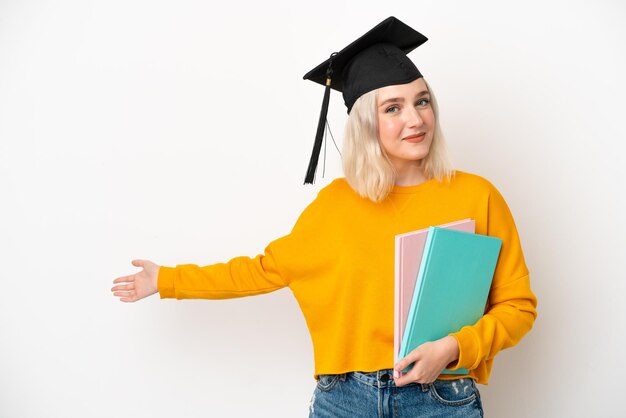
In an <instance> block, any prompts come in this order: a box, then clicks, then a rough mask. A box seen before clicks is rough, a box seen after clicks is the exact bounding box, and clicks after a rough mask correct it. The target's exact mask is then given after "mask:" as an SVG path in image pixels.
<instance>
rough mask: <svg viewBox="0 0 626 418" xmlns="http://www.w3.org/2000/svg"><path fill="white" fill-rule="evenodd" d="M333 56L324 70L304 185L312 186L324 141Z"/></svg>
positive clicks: (332, 55) (333, 55) (334, 53)
mask: <svg viewBox="0 0 626 418" xmlns="http://www.w3.org/2000/svg"><path fill="white" fill-rule="evenodd" d="M335 55H337V53H336V52H333V53H332V54H331V56H330V60H329V62H328V69H327V70H326V88H325V89H324V99H322V110H321V111H320V119H319V121H318V123H317V132H316V134H315V142H314V143H313V152H312V153H311V160H310V161H309V168H308V169H307V171H306V177H305V178H304V184H313V182H314V180H315V171H316V170H317V162H318V161H319V157H320V150H321V149H322V141H323V139H324V130H325V129H324V128H325V127H326V115H327V114H328V103H329V101H330V84H331V78H332V75H333V68H332V65H333V58H334V57H335Z"/></svg>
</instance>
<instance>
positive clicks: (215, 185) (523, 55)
mask: <svg viewBox="0 0 626 418" xmlns="http://www.w3.org/2000/svg"><path fill="white" fill-rule="evenodd" d="M390 15H395V16H397V17H398V18H400V19H401V20H403V21H404V22H406V23H407V24H409V25H411V26H413V27H415V28H416V29H418V30H419V31H421V32H423V33H424V34H425V35H427V36H428V37H429V38H430V40H429V41H428V42H427V43H426V44H425V45H424V46H422V47H420V48H418V50H416V51H415V52H413V53H411V54H410V57H411V58H412V59H413V61H414V62H415V63H416V64H417V66H418V68H420V70H421V71H422V73H423V74H424V75H425V77H426V79H427V80H428V81H429V82H430V83H431V85H432V86H433V89H434V91H435V92H436V94H437V97H438V99H439V102H440V107H441V123H442V125H443V128H444V133H445V134H446V137H447V140H448V143H449V146H450V149H451V152H452V156H453V159H454V162H455V165H456V167H457V168H458V169H461V170H465V171H470V172H474V173H477V174H480V175H482V176H484V177H486V178H488V179H489V180H491V181H492V182H493V183H494V184H495V185H496V186H497V187H498V188H499V189H500V191H501V192H502V194H503V195H504V196H505V198H506V199H507V201H508V203H509V206H510V207H511V210H512V212H513V214H514V216H515V219H516V222H517V225H518V229H519V232H520V236H521V239H522V244H523V246H524V249H525V254H526V260H527V263H528V265H529V268H530V270H531V280H532V286H533V290H534V291H535V292H536V294H537V296H538V298H539V308H538V311H539V317H538V320H537V322H536V324H535V328H534V329H533V330H532V332H531V333H530V334H528V336H527V337H526V338H525V339H524V340H523V341H522V342H521V343H520V344H519V345H518V346H517V347H515V348H513V349H511V350H508V351H505V352H503V353H501V354H500V355H499V356H498V358H497V359H496V361H495V367H494V370H493V373H492V376H491V381H490V384H489V385H488V386H481V391H482V396H483V402H484V407H485V411H486V415H487V416H489V417H509V418H514V417H588V416H598V417H618V416H624V415H623V412H621V413H620V410H621V409H623V408H622V404H623V402H622V399H623V394H622V393H623V390H622V387H623V385H622V383H623V375H624V372H625V371H626V368H625V367H624V363H623V351H624V350H623V347H624V343H625V340H626V332H625V330H624V328H625V327H624V319H625V318H626V307H625V306H626V304H624V303H623V300H624V295H625V294H626V285H625V279H626V278H625V277H624V268H623V260H624V254H623V253H624V250H625V249H626V248H625V246H624V234H625V233H626V225H625V221H624V219H625V218H624V209H625V198H624V191H625V187H624V184H623V183H624V180H625V179H626V169H625V168H624V161H623V160H624V146H623V142H624V140H625V139H626V138H625V136H624V133H623V131H624V129H623V124H624V121H625V119H624V112H625V110H626V108H625V106H624V98H625V97H626V83H625V82H624V75H625V74H626V58H625V56H626V54H625V53H624V46H623V45H624V42H625V41H626V29H625V28H626V25H624V24H623V23H624V21H625V18H626V5H625V4H624V3H623V2H621V1H608V0H607V1H594V2H591V1H587V2H583V1H545V0H544V1H524V2H502V1H472V2H468V1H423V0H422V1H407V2H380V1H376V2H367V1H362V0H361V1H358V2H354V3H352V4H350V3H348V2H346V3H334V2H326V3H324V2H322V1H320V2H317V3H316V4H315V6H314V5H313V4H312V3H311V2H307V3H304V2H295V1H287V0H285V1H282V2H281V1H274V0H272V1H267V0H265V1H260V2H253V1H248V2H239V1H229V2H220V3H219V4H215V5H211V4H210V2H203V1H186V0H185V1H176V2H174V1H169V2H168V1H148V0H123V1H122V0H108V1H92V0H89V1H85V0H74V1H71V0H59V1H35V0H33V1H15V0H13V1H12V0H1V1H0V199H1V201H0V260H1V265H2V272H1V273H0V280H1V282H0V284H1V287H0V416H2V417H6V418H17V417H20V418H21V417H29V418H30V417H33V418H34V417H113V416H115V417H138V416H146V417H151V418H158V417H171V416H177V417H208V416H211V417H213V416H236V417H244V416H257V417H269V416H272V417H276V416H280V417H304V416H307V413H308V404H309V400H310V398H311V394H312V392H313V389H314V380H313V353H312V347H311V341H310V337H309V335H308V332H307V328H306V325H305V322H304V319H303V317H302V314H301V312H300V310H299V308H298V305H297V303H296V301H295V299H294V298H293V295H292V294H291V292H290V291H289V290H287V289H283V290H280V291H277V292H275V293H271V294H268V295H262V296H257V297H249V298H243V299H233V300H224V301H202V300H192V301H175V300H159V298H158V297H157V296H153V297H151V298H150V299H148V300H145V301H141V302H139V303H136V304H122V303H120V302H119V301H117V300H116V299H115V298H113V297H112V296H111V295H110V292H109V289H110V287H111V281H112V280H113V279H114V278H115V277H118V276H121V275H126V274H131V273H132V272H134V271H137V269H136V268H134V267H132V266H131V265H130V261H131V260H132V259H133V258H146V259H150V260H154V261H155V262H157V263H159V264H162V265H169V266H173V265H176V264H181V263H197V264H210V263H214V262H219V261H226V260H228V259H230V258H231V257H234V256H238V255H250V256H254V255H256V254H257V253H259V252H262V251H263V249H264V247H265V245H266V244H267V243H268V242H270V241H271V240H273V239H274V238H277V237H280V236H282V235H284V234H286V233H288V232H289V230H290V229H291V227H292V226H293V223H294V222H295V220H296V218H297V216H298V215H299V213H300V212H301V211H302V209H303V208H304V207H305V206H306V205H307V204H308V203H309V202H310V201H311V200H312V199H313V198H314V197H315V195H316V193H317V191H318V190H319V189H320V188H321V187H323V186H325V185H326V184H328V183H329V182H330V181H331V180H332V179H333V178H335V177H338V176H341V175H342V174H341V170H340V160H339V156H338V155H337V153H336V151H334V149H332V148H331V149H329V150H328V156H327V170H326V177H325V178H323V179H322V178H321V174H318V182H317V184H316V185H315V186H312V187H311V186H307V187H305V186H303V185H302V181H303V178H304V173H305V169H306V166H307V163H308V158H309V155H310V149H311V146H312V143H313V137H314V132H315V127H316V123H317V117H318V114H319V107H320V103H321V98H322V94H323V89H322V88H321V87H320V86H317V85H315V84H314V83H311V82H309V81H302V75H304V74H305V73H306V72H307V71H308V70H309V69H311V68H313V67H314V66H316V65H317V64H319V63H320V62H322V61H323V60H325V59H326V58H327V57H328V55H329V54H330V53H331V52H333V51H336V50H339V49H341V48H343V47H344V46H346V45H347V44H348V43H349V42H351V41H352V40H354V39H355V38H356V37H358V36H360V35H361V34H362V33H364V32H365V31H367V30H368V29H370V28H371V27H372V26H374V25H375V24H377V23H378V22H380V21H381V20H383V19H384V18H386V17H388V16H390ZM329 119H330V123H331V127H332V128H333V131H334V133H335V137H336V138H337V141H338V142H339V143H341V141H342V137H343V132H342V131H343V124H344V122H345V108H344V107H343V102H342V99H341V96H340V95H339V94H333V95H332V97H331V109H330V114H329Z"/></svg>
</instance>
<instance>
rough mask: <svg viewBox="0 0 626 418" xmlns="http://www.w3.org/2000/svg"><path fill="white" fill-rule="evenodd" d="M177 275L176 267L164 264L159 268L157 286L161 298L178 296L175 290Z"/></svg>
mask: <svg viewBox="0 0 626 418" xmlns="http://www.w3.org/2000/svg"><path fill="white" fill-rule="evenodd" d="M175 276H176V268H174V267H163V266H161V267H160V268H159V276H158V279H157V288H158V289H159V295H160V296H161V299H165V298H175V297H176V291H175V290H174V278H175Z"/></svg>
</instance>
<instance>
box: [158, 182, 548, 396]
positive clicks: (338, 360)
mask: <svg viewBox="0 0 626 418" xmlns="http://www.w3.org/2000/svg"><path fill="white" fill-rule="evenodd" d="M465 218H472V219H474V220H475V221H476V233H478V234H483V235H491V236H495V237H498V238H501V239H502V249H501V253H500V258H499V260H498V264H497V266H496V271H495V274H494V278H493V283H492V286H491V291H490V294H489V300H488V308H487V311H486V313H485V315H484V316H483V317H482V318H481V319H480V320H479V321H478V322H477V323H476V324H473V325H471V326H466V327H464V328H462V329H461V330H460V331H459V332H457V333H454V334H451V335H453V336H454V337H455V338H456V339H457V341H458V343H459V348H460V356H459V360H458V362H457V364H456V367H457V368H458V367H464V368H467V369H469V370H470V375H469V376H470V377H472V378H474V379H476V380H477V381H478V382H479V383H484V384H486V383H487V381H488V379H489V374H490V371H491V366H492V363H493V358H494V356H495V355H496V354H497V353H498V352H499V351H500V350H502V349H505V348H508V347H511V346H513V345H515V344H516V343H517V342H518V341H520V339H521V338H522V337H523V336H524V334H526V333H527V332H528V331H529V330H530V329H531V327H532V325H533V322H534V320H535V318H536V316H537V313H536V310H535V308H536V306H537V301H536V298H535V296H534V295H533V293H532V291H531V289H530V283H529V276H528V269H527V268H526V264H525V262H524V256H523V254H522V248H521V245H520V241H519V237H518V234H517V230H516V228H515V224H514V221H513V217H512V216H511V213H510V211H509V208H508V206H507V205H506V203H505V201H504V199H503V198H502V196H501V195H500V193H499V192H498V191H497V190H496V188H495V187H494V186H493V185H492V184H491V183H489V182H488V181H487V180H485V179H484V178H482V177H479V176H476V175H473V174H469V173H464V172H460V171H457V172H456V175H455V176H454V177H453V179H452V180H451V181H449V182H448V181H445V182H439V181H437V180H436V179H432V180H429V181H426V182H425V183H422V184H420V185H417V186H409V187H401V186H396V187H394V189H393V191H392V193H391V194H390V195H389V197H388V198H387V199H386V200H385V201H383V202H382V203H373V202H371V201H370V200H368V199H364V198H361V197H359V196H358V195H357V194H356V193H355V192H354V191H353V190H352V189H351V188H350V186H349V185H348V183H347V182H346V181H345V179H336V180H335V181H333V182H332V183H331V184H330V185H328V186H327V187H325V188H324V189H323V190H321V191H320V193H319V194H318V196H317V198H316V199H315V200H314V201H313V202H312V203H311V204H310V205H309V206H308V207H307V208H306V209H305V210H304V212H303V213H302V214H301V215H300V218H299V219H298V221H297V223H296V225H295V226H294V228H293V230H292V231H291V233H290V234H289V235H286V236H284V237H282V238H279V239H277V240H275V241H273V242H271V243H270V244H269V245H268V246H267V248H266V249H265V254H263V255H258V256H256V257H255V258H249V257H236V258H234V259H232V260H230V261H229V262H227V263H220V264H214V265H209V266H205V267H199V266H197V265H193V264H185V265H178V266H177V267H175V268H172V267H161V268H160V270H159V278H158V287H159V292H160V295H161V297H162V298H177V299H186V298H206V299H224V298H235V297H242V296H250V295H256V294H261V293H267V292H271V291H274V290H277V289H280V288H283V287H285V286H288V287H289V288H290V289H291V291H292V292H293V294H294V296H295V297H296V299H297V301H298V303H299V305H300V308H301V309H302V312H303V313H304V317H305V319H306V323H307V326H308V328H309V331H310V333H311V338H312V341H313V350H314V355H315V377H316V378H317V375H319V374H334V373H345V372H349V371H373V370H379V369H386V368H392V367H393V366H394V363H393V341H394V338H393V332H394V322H393V320H394V319H393V315H394V313H393V312H394V308H393V304H394V236H395V235H396V234H401V233H405V232H409V231H414V230H417V229H422V228H427V227H429V226H435V225H440V224H444V223H448V222H452V221H457V220H460V219H465ZM459 377H462V376H454V375H452V376H451V375H442V376H441V378H442V379H453V378H459Z"/></svg>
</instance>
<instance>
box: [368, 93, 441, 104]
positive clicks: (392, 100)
mask: <svg viewBox="0 0 626 418" xmlns="http://www.w3.org/2000/svg"><path fill="white" fill-rule="evenodd" d="M427 94H429V91H428V90H422V91H420V92H419V93H417V94H416V95H415V97H416V98H417V97H422V96H425V95H427ZM402 102H404V98H403V97H391V98H389V99H387V100H385V101H384V102H382V103H381V104H379V105H378V107H380V106H384V105H386V104H387V103H402Z"/></svg>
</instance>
